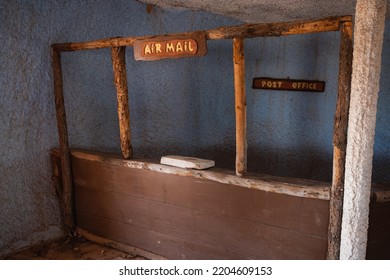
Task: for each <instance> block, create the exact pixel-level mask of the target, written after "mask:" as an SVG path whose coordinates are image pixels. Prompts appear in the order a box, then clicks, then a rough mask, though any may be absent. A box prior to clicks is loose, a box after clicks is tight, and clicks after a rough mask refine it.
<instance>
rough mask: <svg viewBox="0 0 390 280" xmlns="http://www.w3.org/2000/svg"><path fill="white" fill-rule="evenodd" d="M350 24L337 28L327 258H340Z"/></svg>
mask: <svg viewBox="0 0 390 280" xmlns="http://www.w3.org/2000/svg"><path fill="white" fill-rule="evenodd" d="M352 31H353V30H352V23H351V22H344V23H342V24H341V27H340V35H341V38H340V52H339V78H338V94H337V105H336V112H335V117H334V118H335V121H334V132H333V178H332V188H331V191H330V205H329V230H328V253H327V258H328V259H331V260H334V259H339V257H340V240H341V221H342V214H343V198H344V176H345V157H346V150H347V128H348V113H349V100H350V95H351V75H352V53H353V47H352Z"/></svg>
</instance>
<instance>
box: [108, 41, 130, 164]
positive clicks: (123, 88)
mask: <svg viewBox="0 0 390 280" xmlns="http://www.w3.org/2000/svg"><path fill="white" fill-rule="evenodd" d="M125 54H126V47H115V48H112V49H111V56H112V67H113V70H114V83H115V86H116V93H117V99H118V118H119V130H120V141H121V150H122V155H123V157H124V158H125V159H129V158H131V157H132V156H133V148H132V146H131V132H130V131H131V130H130V113H129V97H128V96H129V95H128V89H127V76H126V57H125Z"/></svg>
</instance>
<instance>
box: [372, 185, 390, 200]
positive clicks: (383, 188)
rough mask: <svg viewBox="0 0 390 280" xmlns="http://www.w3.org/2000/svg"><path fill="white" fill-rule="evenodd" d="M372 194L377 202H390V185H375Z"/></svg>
mask: <svg viewBox="0 0 390 280" xmlns="http://www.w3.org/2000/svg"><path fill="white" fill-rule="evenodd" d="M371 193H372V200H374V201H375V202H384V203H385V202H390V184H373V185H372V186H371Z"/></svg>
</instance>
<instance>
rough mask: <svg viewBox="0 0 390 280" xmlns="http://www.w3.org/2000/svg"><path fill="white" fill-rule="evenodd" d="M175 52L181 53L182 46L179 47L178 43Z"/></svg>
mask: <svg viewBox="0 0 390 280" xmlns="http://www.w3.org/2000/svg"><path fill="white" fill-rule="evenodd" d="M176 52H183V46H182V45H181V43H180V41H179V42H177V44H176Z"/></svg>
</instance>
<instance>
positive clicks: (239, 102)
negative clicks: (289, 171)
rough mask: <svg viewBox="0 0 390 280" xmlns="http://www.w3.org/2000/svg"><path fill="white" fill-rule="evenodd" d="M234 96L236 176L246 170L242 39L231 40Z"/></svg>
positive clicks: (241, 174)
mask: <svg viewBox="0 0 390 280" xmlns="http://www.w3.org/2000/svg"><path fill="white" fill-rule="evenodd" d="M233 64H234V95H235V110H236V175H238V176H243V175H244V174H245V172H246V169H247V140H246V97H245V55H244V39H242V38H234V39H233Z"/></svg>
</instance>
